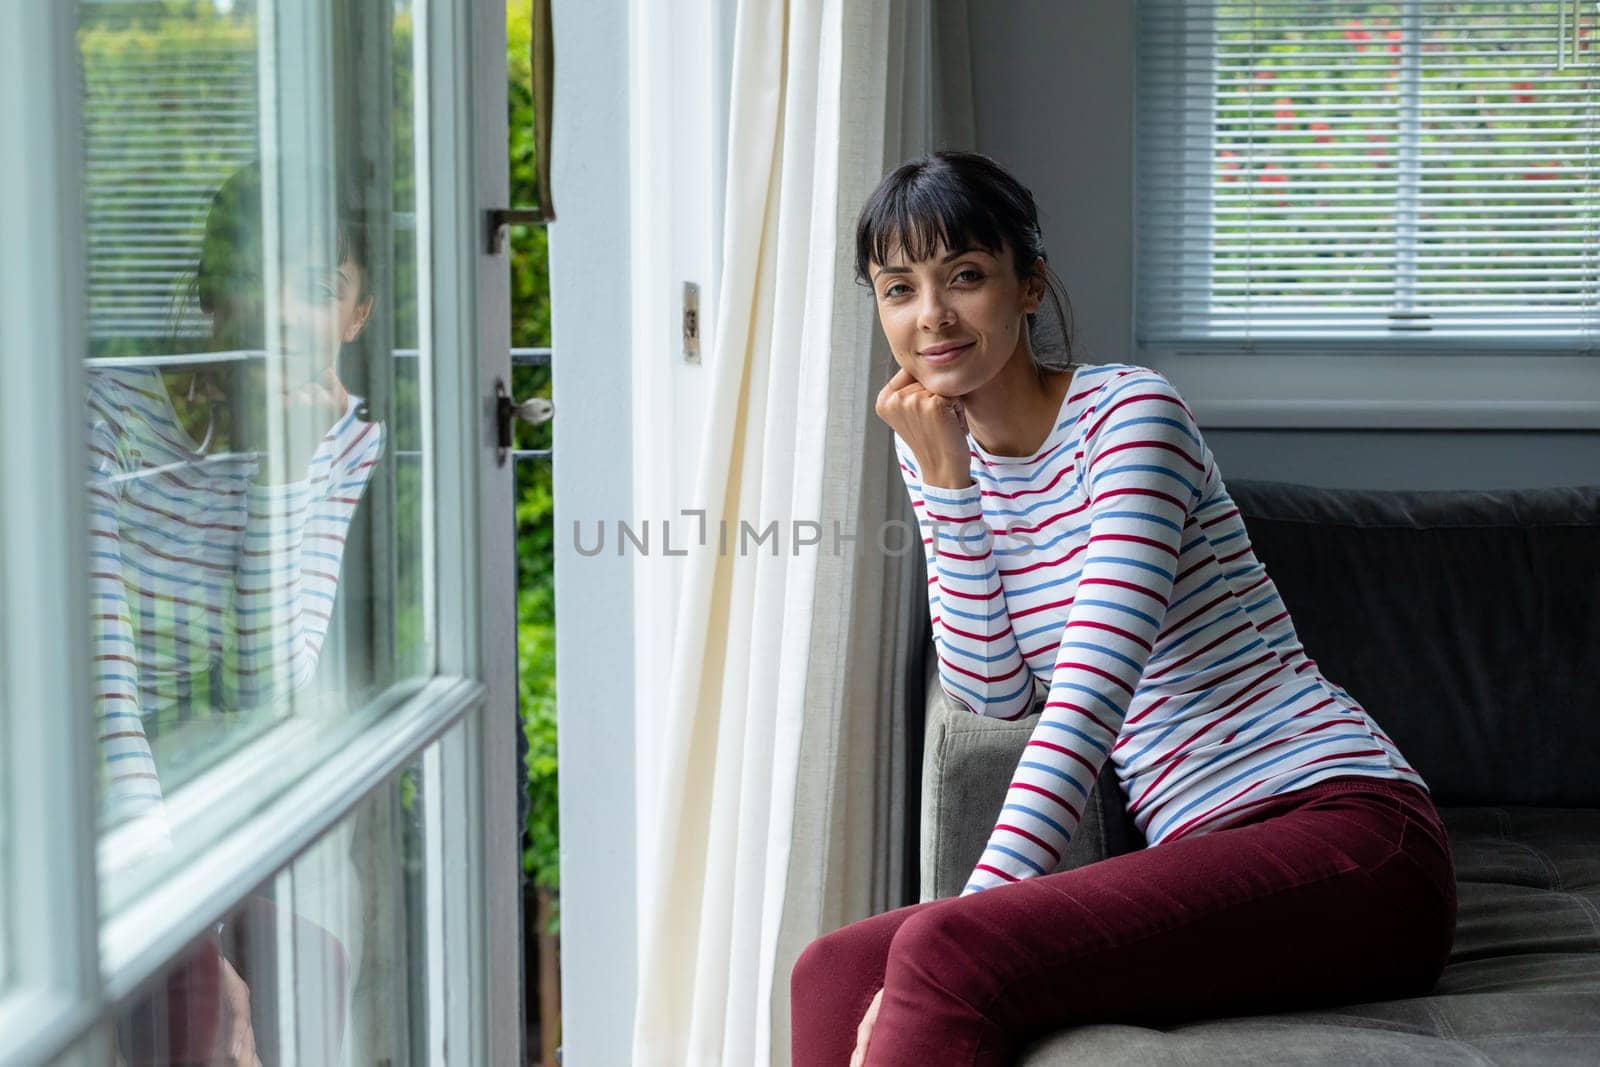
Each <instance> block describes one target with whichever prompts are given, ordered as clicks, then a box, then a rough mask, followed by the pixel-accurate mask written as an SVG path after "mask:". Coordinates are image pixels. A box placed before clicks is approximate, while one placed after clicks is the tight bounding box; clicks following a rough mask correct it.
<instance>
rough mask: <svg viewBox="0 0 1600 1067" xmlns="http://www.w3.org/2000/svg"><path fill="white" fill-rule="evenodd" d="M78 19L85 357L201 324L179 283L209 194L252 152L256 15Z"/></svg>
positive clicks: (134, 347)
mask: <svg viewBox="0 0 1600 1067" xmlns="http://www.w3.org/2000/svg"><path fill="white" fill-rule="evenodd" d="M139 14H140V12H139V6H138V5H124V4H108V3H93V4H88V5H85V7H84V10H83V12H82V15H81V18H80V30H79V49H80V54H81V57H82V60H81V61H82V65H83V79H84V111H83V120H84V142H85V143H84V153H85V158H84V172H85V183H86V197H87V204H86V211H87V214H88V276H89V277H88V281H89V335H90V343H91V348H92V351H93V354H95V355H100V356H115V355H130V354H141V353H149V352H157V351H160V352H167V351H172V350H173V347H174V343H175V342H176V343H177V347H179V348H182V347H183V346H184V339H194V338H199V337H204V336H206V335H207V334H208V333H209V329H208V324H207V322H206V320H205V319H204V318H203V317H201V316H200V314H199V312H198V309H196V308H194V307H193V306H192V301H190V300H188V299H187V298H186V291H187V289H188V287H189V283H190V282H191V280H192V279H193V276H194V270H195V266H196V264H197V262H198V260H199V256H200V243H201V238H202V236H203V234H204V229H205V219H206V213H207V211H208V209H209V208H210V205H211V197H212V195H213V194H214V193H215V192H216V191H217V189H218V188H219V187H220V186H221V185H222V183H223V182H224V181H225V180H226V179H227V178H228V177H229V176H230V175H232V174H233V173H234V171H236V170H237V169H238V168H239V167H241V166H243V165H244V164H245V163H247V162H249V161H250V160H251V159H253V158H254V157H255V156H256V155H257V154H258V153H259V149H260V140H259V126H258V122H259V117H258V116H259V108H258V99H259V77H258V73H257V60H258V55H257V49H256V42H255V30H254V20H253V18H252V19H242V18H241V19H234V18H226V17H221V16H218V17H214V18H207V19H200V18H196V19H195V20H194V21H193V22H192V23H180V22H178V21H177V20H175V19H174V20H171V21H169V22H166V23H161V22H159V21H150V20H142V19H141V18H140V17H139Z"/></svg>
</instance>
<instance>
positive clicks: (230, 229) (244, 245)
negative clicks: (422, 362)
mask: <svg viewBox="0 0 1600 1067" xmlns="http://www.w3.org/2000/svg"><path fill="white" fill-rule="evenodd" d="M337 214H338V223H337V227H336V232H335V247H334V255H335V257H336V258H335V260H334V262H335V263H354V264H355V265H356V266H358V267H360V268H361V293H360V295H359V297H358V298H357V299H358V300H367V299H370V298H371V297H372V295H373V293H374V292H375V291H376V284H375V278H374V271H373V269H372V256H371V254H370V249H369V242H368V238H367V228H366V226H365V225H363V224H362V223H361V222H360V221H358V220H357V219H355V218H354V217H353V215H352V213H351V212H349V211H347V210H345V209H344V208H343V205H341V206H340V209H339V211H338V213H337ZM263 263H264V256H263V244H262V236H261V165H260V163H259V162H252V163H249V164H246V165H245V166H243V167H240V168H239V169H238V170H236V171H234V172H233V173H232V174H231V175H229V176H228V179H227V181H225V182H223V183H222V185H221V187H219V188H218V189H217V191H216V193H215V194H214V195H213V196H212V198H211V207H210V210H209V211H207V212H206V221H205V235H204V237H203V238H202V240H201V245H200V260H199V262H198V264H196V267H195V274H194V282H193V289H194V292H193V295H194V298H195V302H196V303H197V304H198V305H199V307H200V310H201V311H204V312H206V313H208V314H209V313H211V312H212V311H213V310H214V309H215V308H216V306H217V304H218V302H219V301H220V300H222V299H225V298H226V297H228V296H229V295H236V294H238V293H239V292H240V291H244V292H245V293H247V294H248V293H251V292H252V291H253V290H259V289H260V286H261V272H262V264H263ZM253 295H257V296H259V293H258V292H256V293H254V294H253Z"/></svg>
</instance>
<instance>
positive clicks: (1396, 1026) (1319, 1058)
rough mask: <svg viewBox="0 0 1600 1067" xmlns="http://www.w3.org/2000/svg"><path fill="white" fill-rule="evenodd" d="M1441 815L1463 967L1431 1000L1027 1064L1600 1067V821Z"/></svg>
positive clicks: (1121, 1042) (1085, 1035)
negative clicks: (1451, 856)
mask: <svg viewBox="0 0 1600 1067" xmlns="http://www.w3.org/2000/svg"><path fill="white" fill-rule="evenodd" d="M1440 814H1441V815H1442V816H1443V817H1444V822H1445V827H1446V829H1447V830H1448V831H1449V833H1450V840H1451V846H1452V849H1453V850H1454V853H1455V860H1456V881H1457V887H1458V896H1459V911H1458V913H1457V917H1456V940H1455V947H1454V950H1453V951H1452V952H1451V955H1450V965H1449V966H1448V967H1447V968H1445V972H1444V974H1443V976H1441V978H1440V979H1439V982H1438V984H1437V985H1436V986H1435V987H1434V989H1433V992H1432V993H1431V994H1430V995H1429V996H1425V997H1414V998H1411V999H1407V1000H1390V1001H1382V1002H1377V1003H1372V1004H1355V1005H1346V1006H1340V1007H1337V1008H1330V1009H1325V1010H1312V1011H1296V1012H1286V1013H1282V1014H1278V1015H1261V1016H1250V1017H1240V1018H1232V1019H1215V1020H1209V1021H1205V1022H1196V1023H1185V1024H1181V1025H1176V1026H1171V1027H1164V1028H1152V1027H1143V1026H1127V1025H1115V1024H1098V1025H1094V1026H1083V1027H1077V1028H1074V1029H1069V1030H1063V1031H1060V1032H1059V1033H1056V1034H1052V1035H1050V1036H1049V1037H1048V1038H1045V1039H1043V1040H1041V1041H1039V1042H1037V1043H1035V1044H1034V1045H1032V1046H1030V1047H1029V1048H1028V1049H1027V1050H1026V1051H1025V1052H1024V1054H1023V1056H1022V1058H1021V1059H1020V1060H1019V1061H1018V1062H1019V1063H1020V1064H1022V1065H1024V1067H1061V1065H1066V1064H1096V1065H1099V1064H1106V1065H1113V1067H1115V1065H1124V1064H1126V1065H1129V1067H1132V1065H1135V1064H1137V1065H1141V1067H1142V1065H1145V1064H1152V1065H1158V1067H1159V1065H1162V1064H1185V1065H1195V1064H1230V1065H1233V1064H1246V1065H1251V1064H1289V1063H1337V1064H1394V1065H1396V1067H1399V1065H1407V1067H1409V1065H1412V1064H1463V1063H1466V1064H1541V1065H1542V1064H1593V1063H1596V1062H1600V810H1593V809H1583V810H1572V809H1565V810H1563V809H1552V808H1505V807H1501V808H1443V809H1441V811H1440ZM1307 965H1308V966H1310V965H1313V961H1307ZM1376 965H1381V962H1378V963H1376Z"/></svg>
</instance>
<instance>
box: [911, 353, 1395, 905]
mask: <svg viewBox="0 0 1600 1067" xmlns="http://www.w3.org/2000/svg"><path fill="white" fill-rule="evenodd" d="M967 443H968V447H969V449H970V451H971V456H972V465H971V475H972V479H973V482H974V484H973V485H970V486H968V487H966V488H964V489H949V488H940V487H937V486H927V487H924V486H923V485H922V484H921V479H920V477H919V475H918V472H917V466H916V459H915V457H914V455H913V454H912V453H911V451H910V449H909V448H908V447H907V445H906V443H905V441H904V440H903V439H901V438H900V437H899V435H895V448H896V451H897V452H898V453H899V458H900V468H901V473H902V475H903V477H904V479H905V483H906V487H907V490H908V491H909V493H910V496H911V502H912V506H913V508H914V509H915V511H916V512H917V518H918V521H919V522H920V523H922V530H923V534H924V537H923V545H924V549H925V552H926V556H927V564H928V607H929V614H930V617H931V619H932V625H933V638H934V644H935V648H936V649H937V652H938V657H939V679H940V684H941V686H942V687H943V689H944V691H945V692H946V693H947V694H948V695H949V696H950V697H952V698H953V699H955V700H957V701H960V702H961V703H962V704H964V705H966V707H967V708H968V709H969V710H972V711H974V712H977V713H978V714H982V715H990V716H995V717H998V718H1004V719H1015V718H1020V717H1021V716H1023V715H1024V714H1026V713H1027V712H1028V710H1029V707H1030V705H1031V704H1032V700H1033V692H1034V678H1035V676H1037V677H1038V678H1040V679H1041V680H1043V681H1046V682H1048V684H1049V692H1048V695H1047V697H1046V700H1045V705H1044V708H1043V710H1042V714H1041V715H1040V718H1039V720H1038V723H1037V725H1036V726H1035V727H1034V729H1033V731H1032V733H1031V735H1030V737H1029V740H1028V743H1027V747H1026V749H1025V751H1024V753H1023V756H1022V758H1021V760H1020V762H1019V764H1018V766H1017V769H1016V772H1015V774H1014V776H1013V778H1012V781H1011V785H1010V787H1009V789H1008V791H1007V793H1006V798H1005V803H1004V805H1003V807H1002V809H1001V812H1000V817H999V819H998V821H997V822H996V825H995V827H994V830H993V831H992V833H991V836H990V838H989V842H988V845H987V847H986V849H985V850H984V853H983V855H982V857H981V858H980V860H979V861H978V864H977V866H976V868H975V869H974V871H973V873H972V876H971V878H970V879H969V881H968V884H967V886H966V888H965V890H964V891H963V892H964V893H972V892H976V891H978V890H982V889H986V888H989V887H991V886H994V885H999V884H1004V883H1007V882H1014V881H1017V880H1020V879H1023V878H1028V877H1031V876H1034V875H1039V874H1045V873H1049V872H1051V871H1053V870H1054V869H1055V868H1056V866H1057V864H1058V863H1059V862H1060V859H1061V856H1062V854H1063V850H1064V848H1065V846H1066V843H1067V841H1068V839H1069V838H1070V837H1071V836H1072V834H1073V832H1074V831H1075V830H1076V829H1077V827H1078V823H1079V820H1080V818H1081V817H1082V813H1083V806H1084V803H1085V801H1086V800H1087V799H1088V796H1089V791H1090V789H1091V788H1092V787H1093V786H1094V783H1095V780H1096V778H1097V776H1098V775H1099V772H1100V770H1101V768H1102V766H1103V765H1104V763H1105V761H1106V760H1107V759H1110V760H1111V761H1112V764H1113V766H1114V768H1115V771H1116V774H1117V777H1118V779H1119V780H1120V782H1121V785H1122V790H1123V794H1124V799H1125V801H1126V803H1127V808H1128V811H1129V813H1130V814H1131V815H1132V817H1133V820H1134V823H1135V825H1137V826H1138V828H1139V829H1140V830H1141V831H1142V832H1143V834H1144V836H1145V838H1146V840H1147V841H1148V842H1149V843H1150V844H1152V845H1156V844H1160V843H1161V842H1164V841H1172V840H1175V839H1177V838H1180V837H1183V836H1185V835H1188V834H1195V833H1204V832H1208V831H1211V830H1216V829H1220V828H1221V827H1223V826H1225V825H1227V824H1228V823H1229V821H1230V819H1231V818H1236V817H1238V816H1239V815H1240V814H1242V813H1244V812H1245V811H1246V810H1248V809H1249V808H1250V807H1251V806H1252V805H1254V804H1256V803H1258V802H1261V801H1264V800H1266V799H1267V798H1269V797H1273V796H1276V795H1278V794H1281V793H1284V792H1287V791H1289V790H1294V789H1299V788H1302V787H1304V786H1308V785H1311V784H1313V783H1315V782H1318V781H1321V780H1323V779H1325V778H1331V777H1334V776H1337V775H1347V774H1363V775H1372V776H1374V777H1379V778H1393V779H1402V780H1405V781H1410V782H1415V783H1417V784H1419V785H1423V786H1424V788H1426V785H1425V783H1423V781H1422V779H1421V777H1420V776H1419V775H1418V774H1417V772H1416V771H1415V770H1413V769H1412V768H1411V767H1410V766H1409V765H1408V764H1407V762H1406V760H1405V758H1404V757H1403V756H1402V755H1401V754H1400V752H1399V750H1398V749H1397V748H1396V747H1395V745H1394V743H1393V742H1392V741H1391V740H1390V739H1389V738H1388V737H1386V736H1385V735H1384V733H1383V731H1382V730H1380V729H1379V728H1378V727H1377V725H1376V724H1375V723H1374V722H1373V721H1372V719H1371V717H1370V716H1368V715H1367V713H1366V712H1365V710H1364V709H1363V708H1362V707H1361V706H1360V705H1359V704H1358V703H1357V702H1356V701H1355V700H1354V699H1353V698H1352V697H1351V696H1350V694H1349V693H1347V692H1345V691H1344V689H1343V688H1341V687H1340V686H1338V685H1336V684H1334V683H1333V682H1331V681H1329V680H1328V679H1327V678H1325V677H1324V676H1323V675H1322V673H1321V671H1320V670H1319V669H1318V667H1317V664H1316V662H1315V661H1314V660H1312V659H1311V658H1309V657H1308V656H1307V654H1306V650H1305V649H1304V648H1303V647H1302V646H1301V644H1300V641H1299V638H1298V637H1297V635H1296V633H1295V628H1294V623H1293V622H1292V620H1291V619H1290V617H1289V613H1288V611H1287V610H1286V609H1285V607H1284V604H1283V601H1282V600H1281V599H1279V597H1278V593H1277V590H1276V588H1275V587H1274V586H1273V583H1272V580H1271V579H1270V578H1268V576H1267V573H1266V570H1265V568H1264V567H1263V566H1262V565H1261V563H1260V562H1259V561H1258V560H1257V559H1256V557H1255V553H1254V552H1253V551H1252V549H1251V546H1250V540H1249V537H1248V535H1247V533H1246V531H1245V527H1244V523H1243V521H1242V520H1241V518H1240V516H1239V509H1238V508H1237V507H1236V506H1235V505H1234V503H1233V501H1232V500H1231V499H1230V498H1229V496H1228V491H1227V488H1226V487H1225V485H1224V484H1223V481H1222V476H1221V474H1220V473H1219V471H1218V469H1217V464H1216V461H1215V459H1214V458H1213V456H1212V454H1211V451H1210V449H1209V448H1207V447H1206V444H1205V442H1204V440H1203V439H1202V438H1201V435H1200V431H1199V429H1198V427H1197V426H1196V425H1195V421H1194V418H1193V416H1192V414H1191V413H1190V411H1189V409H1188V407H1187V406H1186V405H1185V404H1184V402H1183V400H1182V398H1181V397H1180V396H1179V395H1178V393H1177V391H1176V390H1175V389H1174V388H1173V386H1172V385H1171V383H1170V382H1168V381H1167V380H1166V378H1165V377H1163V376H1162V375H1161V374H1159V373H1157V372H1156V371H1153V370H1150V369H1148V368H1145V367H1139V366H1133V365H1129V364H1108V365H1100V366H1085V367H1083V368H1081V369H1080V370H1079V371H1078V373H1077V376H1076V378H1075V379H1074V380H1073V382H1072V384H1071V387H1070V388H1069V390H1068V393H1067V396H1066V398H1065V400H1064V401H1063V403H1062V407H1061V411H1060V414H1059V416H1058V418H1057V421H1056V424H1055V427H1054V428H1053V429H1052V430H1051V431H1050V434H1049V436H1048V437H1047V438H1046V440H1045V441H1044V443H1043V444H1042V445H1041V447H1040V448H1039V450H1038V451H1037V452H1036V453H1034V454H1033V455H1031V456H1026V457H1015V456H998V455H994V454H991V453H989V452H987V451H985V450H984V448H983V447H982V446H981V445H979V444H978V443H977V441H976V440H975V439H973V438H971V437H970V436H969V437H968V442H967Z"/></svg>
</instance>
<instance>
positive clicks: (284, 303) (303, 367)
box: [212, 260, 372, 381]
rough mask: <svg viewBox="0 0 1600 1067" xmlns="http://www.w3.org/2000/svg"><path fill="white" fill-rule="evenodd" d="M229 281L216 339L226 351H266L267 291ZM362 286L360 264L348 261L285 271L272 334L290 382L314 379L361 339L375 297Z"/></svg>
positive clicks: (217, 314)
mask: <svg viewBox="0 0 1600 1067" xmlns="http://www.w3.org/2000/svg"><path fill="white" fill-rule="evenodd" d="M230 281H234V282H237V284H230V285H228V286H227V287H226V288H225V290H224V295H223V297H222V298H221V299H220V300H218V302H217V306H216V308H215V309H214V311H213V316H212V337H213V340H214V341H215V342H216V343H217V344H218V345H220V346H223V347H226V348H234V349H247V350H260V349H263V348H266V347H267V344H266V341H267V337H268V334H267V329H266V327H267V325H268V323H269V321H270V320H268V318H267V316H266V314H265V311H264V308H263V304H264V300H263V298H262V289H263V287H262V286H261V285H260V284H259V283H255V282H253V280H250V279H244V280H240V279H230ZM362 282H363V278H362V270H361V266H360V265H359V264H357V263H355V262H353V261H350V260H346V261H345V262H343V263H341V264H339V265H338V266H337V267H334V266H322V267H307V268H304V269H301V270H286V271H285V272H284V275H283V291H282V293H281V294H280V296H279V299H278V301H277V308H276V314H277V322H276V326H277V330H275V331H274V334H275V336H276V337H277V338H281V341H282V344H283V356H284V359H285V361H286V363H288V364H289V365H290V366H289V367H288V368H286V370H287V376H288V377H289V378H290V379H291V380H293V381H302V380H303V381H310V380H312V379H315V378H316V377H317V376H319V375H321V374H322V373H324V372H325V371H327V370H329V369H330V368H332V367H333V366H334V365H335V363H336V362H337V360H338V358H339V349H340V347H341V346H343V345H346V344H349V343H351V342H352V341H354V340H355V339H356V338H357V337H358V336H360V334H361V330H362V327H363V326H365V325H366V322H367V317H368V316H369V315H370V314H371V311H372V299H371V298H370V297H368V298H366V299H365V300H363V299H362V297H361V289H362Z"/></svg>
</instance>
